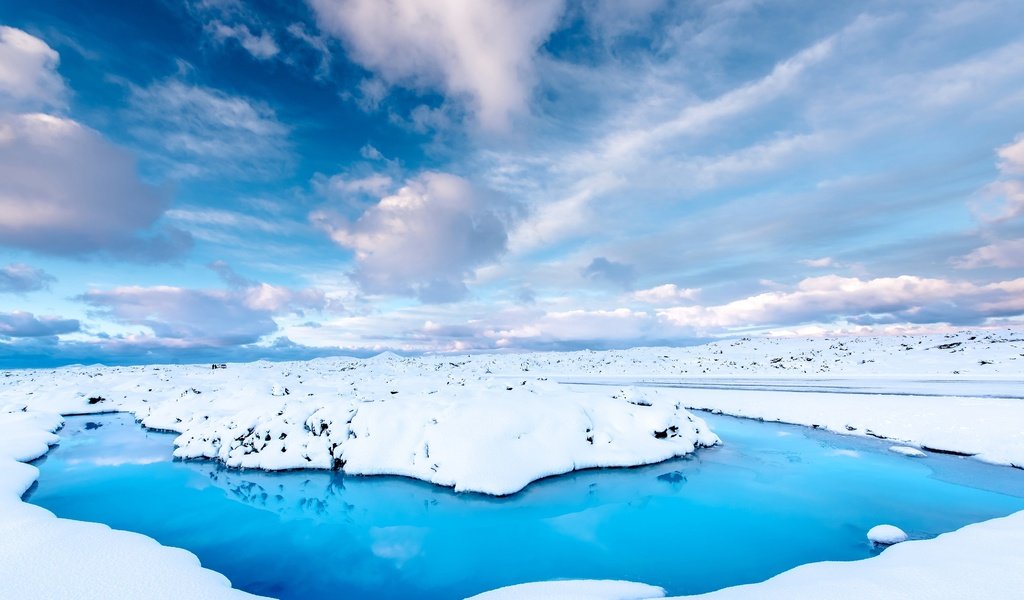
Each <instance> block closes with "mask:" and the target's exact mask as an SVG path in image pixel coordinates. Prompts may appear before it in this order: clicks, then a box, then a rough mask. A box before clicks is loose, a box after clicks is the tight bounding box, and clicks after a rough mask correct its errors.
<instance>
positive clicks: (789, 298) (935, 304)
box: [658, 275, 1024, 331]
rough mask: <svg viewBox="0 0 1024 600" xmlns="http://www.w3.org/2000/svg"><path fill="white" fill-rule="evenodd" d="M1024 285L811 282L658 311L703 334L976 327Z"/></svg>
mask: <svg viewBox="0 0 1024 600" xmlns="http://www.w3.org/2000/svg"><path fill="white" fill-rule="evenodd" d="M1022 285H1024V279H1017V280H1011V281H1004V282H997V283H991V284H985V285H976V284H973V283H969V282H958V281H950V280H946V279H928V278H923V277H917V276H913V275H902V276H899V277H881V278H877V279H869V280H862V279H858V278H855V277H840V276H838V275H824V276H821V277H810V278H807V279H804V280H802V281H801V282H800V283H799V284H797V286H796V288H795V289H792V290H790V291H773V292H767V293H763V294H757V295H755V296H750V297H747V298H742V299H740V300H735V301H733V302H729V303H726V304H721V305H717V306H686V307H672V308H666V309H663V310H660V311H658V314H659V316H661V317H664V318H665V319H666V320H667V321H668V322H669V323H672V324H673V325H676V326H680V327H692V328H695V329H696V330H699V331H709V330H722V329H728V328H732V327H750V326H758V325H788V324H797V323H808V322H830V321H833V320H836V319H849V318H856V317H861V316H863V315H869V314H875V315H877V314H888V315H892V316H893V318H895V319H897V320H899V321H901V322H942V321H967V322H973V321H977V320H978V319H980V318H982V317H985V316H992V315H993V314H994V313H996V312H999V311H1000V310H1002V309H1001V308H999V307H1000V306H1003V307H1004V308H1005V304H1000V303H1004V302H1005V301H1006V300H1007V299H1009V298H1010V297H1012V296H1014V295H1015V294H1017V293H1019V292H1018V290H1019V289H1020V288H1021V286H1022Z"/></svg>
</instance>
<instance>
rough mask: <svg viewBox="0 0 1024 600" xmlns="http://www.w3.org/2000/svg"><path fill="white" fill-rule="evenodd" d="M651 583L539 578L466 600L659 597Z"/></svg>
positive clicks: (660, 592)
mask: <svg viewBox="0 0 1024 600" xmlns="http://www.w3.org/2000/svg"><path fill="white" fill-rule="evenodd" d="M664 596H665V590H663V589H661V588H660V587H655V586H653V585H644V584H642V583H632V582H629V581H614V580H583V581H541V582H537V583H524V584H520V585H512V586H508V587H503V588H500V589H497V590H493V591H490V592H484V593H483V594H477V595H476V596H473V597H472V598H469V599H467V600H645V599H647V598H662V597H664Z"/></svg>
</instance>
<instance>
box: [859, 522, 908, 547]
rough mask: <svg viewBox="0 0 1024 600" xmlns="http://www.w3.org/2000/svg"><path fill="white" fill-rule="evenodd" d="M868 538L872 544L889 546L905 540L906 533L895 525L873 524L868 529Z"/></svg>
mask: <svg viewBox="0 0 1024 600" xmlns="http://www.w3.org/2000/svg"><path fill="white" fill-rule="evenodd" d="M868 540H870V541H871V543H873V544H880V545H883V546H891V545H892V544H898V543H900V542H905V541H907V534H906V532H904V531H903V530H902V529H900V528H899V527H896V526H895V525H875V526H874V527H872V528H871V529H869V530H868Z"/></svg>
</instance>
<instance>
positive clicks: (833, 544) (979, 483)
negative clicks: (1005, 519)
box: [27, 415, 1024, 599]
mask: <svg viewBox="0 0 1024 600" xmlns="http://www.w3.org/2000/svg"><path fill="white" fill-rule="evenodd" d="M706 418H707V420H708V422H709V424H710V425H711V426H712V428H713V429H714V430H715V431H716V432H718V433H719V435H720V436H721V437H722V438H723V439H724V440H725V441H726V443H725V444H724V445H723V446H722V447H719V448H712V449H707V450H702V451H700V452H699V453H697V455H696V456H695V457H693V458H690V459H678V460H674V461H669V462H666V463H661V464H659V465H654V466H649V467H641V468H635V469H610V470H593V471H584V472H578V473H573V474H569V475H564V476H560V477H554V478H550V479H546V480H543V481H540V482H537V483H535V484H533V485H531V486H530V487H528V488H527V489H526V490H525V491H523V492H522V493H520V494H517V495H515V496H512V497H509V498H490V497H485V496H479V495H474V494H455V493H453V492H451V491H450V490H448V489H443V488H439V487H436V486H432V485H429V484H426V483H422V482H418V481H415V480H410V479H403V478H397V477H365V478H364V477H344V476H341V475H338V474H335V473H329V472H317V471H294V472H288V473H265V472H259V471H239V470H233V469H224V468H222V467H219V466H218V465H216V464H214V463H212V462H206V461H188V462H182V461H173V460H171V459H170V454H171V449H172V443H171V442H172V440H173V439H174V438H173V436H172V435H168V434H162V433H156V432H149V431H144V430H143V429H141V428H140V427H139V426H138V425H136V424H135V422H134V421H133V420H132V418H131V417H130V416H128V415H103V416H92V417H71V418H68V419H67V425H66V427H65V428H64V429H63V430H62V431H61V434H60V435H61V443H60V445H59V446H57V447H55V448H54V449H53V450H51V452H50V453H49V454H48V455H47V456H46V457H45V458H43V459H41V460H40V461H38V463H37V464H38V465H39V467H40V469H41V476H40V479H39V483H38V485H37V486H36V487H35V488H33V490H32V491H30V493H29V495H28V498H27V499H28V500H29V501H30V502H33V503H35V504H39V505H41V506H44V507H46V508H48V509H50V510H52V511H53V512H55V513H57V514H58V515H60V516H63V517H69V518H74V519H84V520H89V521H100V522H103V523H107V524H109V525H111V526H113V527H116V528H120V529H128V530H132V531H138V532H142V533H145V534H147V535H150V536H152V537H154V538H156V539H157V540H159V541H160V542H162V543H164V544H169V545H172V546H180V547H183V548H187V549H189V550H191V551H192V552H194V553H196V554H197V555H198V556H199V558H200V559H201V560H202V562H203V565H205V566H207V567H209V568H212V569H215V570H217V571H220V572H222V573H224V574H225V575H227V576H228V578H229V579H231V581H232V582H233V583H234V585H235V586H236V587H239V588H242V589H244V590H248V591H251V592H255V593H260V594H266V595H272V596H278V597H282V598H311V597H331V598H402V599H408V598H418V599H432V598H445V599H448V598H460V597H463V596H466V595H470V594H474V593H477V592H481V591H484V590H488V589H492V588H495V587H500V586H503V585H508V584H513V583H520V582H525V581H536V580H546V579H559V578H615V579H628V580H634V581H642V582H646V583H652V584H656V585H661V586H663V587H665V588H667V589H668V591H669V592H670V593H673V594H689V593H697V592H703V591H708V590H712V589H717V588H721V587H725V586H729V585H736V584H741V583H748V582H753V581H760V580H764V579H767V578H768V577H771V576H772V575H775V574H777V573H779V572H781V571H784V570H786V569H789V568H791V567H794V566H796V565H799V564H802V563H807V562H811V561H819V560H853V559H859V558H865V557H867V556H870V555H871V554H872V553H874V552H877V550H875V549H873V548H872V547H871V546H870V544H869V543H868V542H867V541H866V539H865V532H866V531H867V530H868V529H869V528H870V527H872V526H874V525H877V524H879V523H892V524H895V525H898V526H900V527H902V528H903V529H905V530H906V531H907V532H908V533H909V534H910V535H911V537H916V538H921V537H930V536H934V535H936V534H939V533H942V532H946V531H950V530H953V529H956V528H958V527H961V526H963V525H966V524H968V523H972V522H976V521H980V520H983V519H988V518H992V517H998V516H1003V515H1007V514H1010V513H1011V512H1014V511H1017V510H1021V509H1024V472H1022V471H1019V470H1014V469H1010V468H1004V467H993V466H989V465H985V464H981V463H979V462H977V461H973V460H970V459H964V458H959V457H953V456H940V455H936V456H931V457H929V458H926V459H913V458H908V457H904V456H900V455H897V454H894V453H892V452H889V451H888V450H887V448H888V445H889V444H886V443H881V442H876V441H875V440H861V439H856V438H847V437H845V436H836V435H833V434H828V433H823V432H818V431H814V430H810V429H805V428H798V427H791V426H785V425H778V424H768V423H759V422H756V421H748V420H741V419H734V418H730V417H723V416H714V415H706Z"/></svg>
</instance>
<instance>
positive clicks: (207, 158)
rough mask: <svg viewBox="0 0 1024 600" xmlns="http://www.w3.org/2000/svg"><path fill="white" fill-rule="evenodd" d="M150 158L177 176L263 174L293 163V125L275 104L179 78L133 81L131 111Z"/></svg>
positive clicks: (133, 124) (133, 129) (136, 134)
mask: <svg viewBox="0 0 1024 600" xmlns="http://www.w3.org/2000/svg"><path fill="white" fill-rule="evenodd" d="M126 117H127V120H128V122H129V129H130V132H131V133H132V135H133V136H134V137H135V138H136V140H138V142H140V143H141V145H143V146H144V147H145V148H147V149H148V151H147V152H148V157H149V158H151V159H152V160H154V161H155V162H156V163H157V164H158V165H161V166H162V167H163V168H164V169H165V170H166V171H167V172H168V173H169V174H170V175H171V176H174V177H213V176H216V177H222V176H224V175H226V174H227V175H231V176H234V177H238V178H261V177H268V176H272V175H276V174H279V173H281V172H282V171H283V170H286V169H287V168H289V167H290V165H291V163H292V155H291V149H290V145H289V143H288V133H289V129H288V127H286V126H285V125H283V124H282V123H281V122H280V121H278V119H277V115H276V113H275V112H274V110H273V108H271V107H270V106H269V105H267V104H264V103H262V102H257V101H254V100H249V99H247V98H243V97H240V96H232V95H229V94H226V93H224V92H222V91H220V90H216V89H213V88H208V87H203V86H198V85H190V84H188V83H186V82H183V81H180V80H178V79H165V80H161V81H157V82H155V83H153V84H151V85H149V86H147V87H137V86H132V87H131V90H130V95H129V109H128V112H127V113H126Z"/></svg>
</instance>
